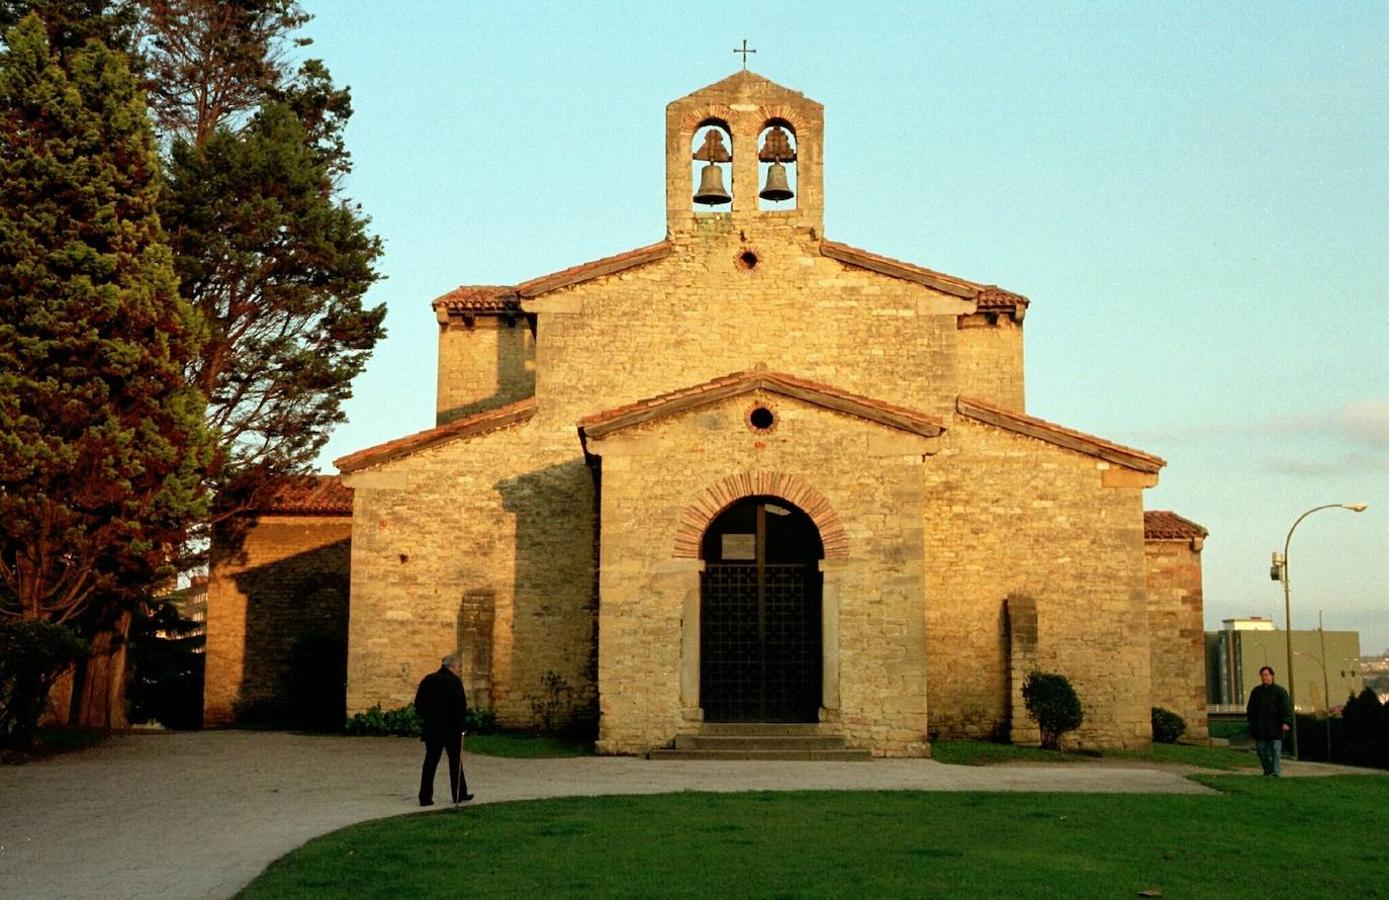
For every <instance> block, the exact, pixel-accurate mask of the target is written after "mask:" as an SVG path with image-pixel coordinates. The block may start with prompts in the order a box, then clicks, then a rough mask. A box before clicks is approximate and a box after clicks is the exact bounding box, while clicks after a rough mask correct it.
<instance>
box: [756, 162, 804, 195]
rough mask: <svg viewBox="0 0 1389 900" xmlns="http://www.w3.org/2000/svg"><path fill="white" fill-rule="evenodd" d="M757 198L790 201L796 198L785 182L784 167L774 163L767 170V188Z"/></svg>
mask: <svg viewBox="0 0 1389 900" xmlns="http://www.w3.org/2000/svg"><path fill="white" fill-rule="evenodd" d="M757 196H759V197H761V198H762V199H763V200H790V199H791V198H792V197H794V196H796V195H795V194H794V193H792V191H791V185H790V184H788V183H787V181H786V167H785V166H783V165H782V164H781V163H779V162H774V163H772V164H771V166H770V167H769V168H768V169H767V186H766V187H764V188H763V189H762V192H761V193H760V194H758V195H757Z"/></svg>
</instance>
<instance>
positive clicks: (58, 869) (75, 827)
mask: <svg viewBox="0 0 1389 900" xmlns="http://www.w3.org/2000/svg"><path fill="white" fill-rule="evenodd" d="M421 756H422V751H421V745H420V744H419V742H418V741H414V740H410V739H407V738H338V737H321V736H309V735H295V734H283V733H270V732H237V731H220V732H219V731H209V732H189V733H182V734H137V735H124V736H118V737H115V738H113V739H112V740H110V741H109V742H107V743H106V744H105V745H103V746H101V747H97V748H93V749H91V750H87V751H83V752H80V753H72V754H68V755H64V756H58V757H54V758H52V759H49V760H46V761H43V762H39V763H31V764H29V765H24V766H4V767H0V896H2V897H16V898H18V897H25V898H28V897H98V896H99V897H102V898H103V900H105V898H127V897H129V898H136V897H139V898H145V897H229V896H231V895H232V894H234V893H236V891H238V890H239V889H241V888H242V887H244V886H245V885H246V884H248V883H249V882H250V881H251V879H253V878H254V877H255V876H256V875H258V874H259V873H260V872H261V871H262V870H263V869H264V868H265V866H266V865H268V864H269V863H270V862H271V861H273V860H275V859H277V858H278V857H280V856H282V855H284V854H285V853H287V852H288V851H290V850H292V849H294V848H295V847H298V846H299V845H301V844H303V843H304V842H305V841H307V840H309V839H310V838H313V837H316V836H318V835H321V834H325V833H327V832H330V831H333V830H336V829H338V828H341V827H343V826H345V825H350V824H352V823H353V822H361V821H364V820H367V819H376V818H381V817H383V816H392V815H400V814H403V813H410V812H417V811H419V807H418V805H417V804H416V801H415V789H416V786H417V779H418V778H419V763H420V758H421ZM1296 765H1297V764H1292V766H1293V767H1296ZM465 766H466V769H467V773H468V785H469V787H470V788H471V789H472V791H473V793H474V794H476V795H477V800H475V801H474V803H493V802H500V801H504V800H526V799H533V798H538V797H561V796H593V795H599V794H654V793H663V792H669V791H684V790H697V791H750V790H802V789H810V790H829V789H850V790H857V789H862V790H899V789H911V790H925V791H1090V792H1105V793H1109V792H1117V793H1187V794H1190V793H1202V792H1204V791H1205V790H1206V789H1205V788H1203V787H1201V786H1200V785H1197V784H1195V783H1193V782H1190V781H1187V780H1185V779H1183V778H1182V777H1181V776H1180V775H1179V774H1177V773H1175V772H1173V771H1171V770H1161V769H1156V768H1152V767H1144V766H1142V765H1138V764H1135V765H1132V766H1126V765H1086V764H1075V763H1073V764H1061V765H1010V766H990V767H987V768H976V767H969V766H946V765H942V764H940V763H935V762H932V761H930V760H919V759H913V760H874V761H873V762H867V763H863V762H849V763H845V762H838V763H836V762H741V761H739V762H700V761H695V762H690V761H671V762H648V761H646V760H640V759H633V758H627V757H584V758H578V759H542V760H516V759H500V758H497V757H487V756H468V757H466V759H465ZM440 768H441V770H442V773H441V777H440V778H439V781H438V783H439V785H441V786H442V787H441V790H442V796H443V797H445V798H447V796H448V789H447V779H448V775H447V772H448V767H447V765H446V764H444V765H441V767H440ZM1290 774H1291V773H1290ZM1307 774H1311V773H1310V772H1308V773H1307ZM437 796H439V794H438V793H437V792H436V797H437ZM438 808H439V807H435V809H438Z"/></svg>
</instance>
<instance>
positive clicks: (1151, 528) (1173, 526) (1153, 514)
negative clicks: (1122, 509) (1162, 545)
mask: <svg viewBox="0 0 1389 900" xmlns="http://www.w3.org/2000/svg"><path fill="white" fill-rule="evenodd" d="M1208 534H1210V532H1209V531H1207V530H1206V529H1205V528H1203V527H1202V526H1200V525H1197V524H1196V523H1195V522H1193V521H1191V520H1190V519H1183V518H1182V517H1181V516H1179V515H1177V514H1176V513H1174V512H1169V511H1168V510H1165V509H1149V510H1144V512H1143V538H1144V539H1145V540H1149V541H1190V540H1194V539H1196V538H1204V537H1205V536H1206V535H1208Z"/></svg>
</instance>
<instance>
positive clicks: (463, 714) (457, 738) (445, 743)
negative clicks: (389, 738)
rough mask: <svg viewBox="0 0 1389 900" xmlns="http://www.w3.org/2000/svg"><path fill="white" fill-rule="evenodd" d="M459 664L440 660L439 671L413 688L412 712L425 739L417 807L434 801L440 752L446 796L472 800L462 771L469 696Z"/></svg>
mask: <svg viewBox="0 0 1389 900" xmlns="http://www.w3.org/2000/svg"><path fill="white" fill-rule="evenodd" d="M461 668H462V666H461V665H460V663H459V661H458V657H457V656H453V655H449V656H445V657H444V659H443V664H442V665H441V666H439V671H437V672H430V673H429V674H428V675H426V676H424V680H423V681H421V682H420V686H419V689H418V690H416V691H415V712H416V713H417V714H418V715H419V717H420V720H421V726H422V727H421V733H420V740H422V741H424V768H423V769H421V770H420V806H432V805H433V804H434V772H435V770H436V769H438V767H439V754H441V753H444V752H447V753H448V755H449V795H450V796H451V797H452V798H453V802H454V803H458V802H460V801H464V802H466V801H468V800H471V799H473V795H472V794H470V793H468V779H467V777H466V776H465V775H464V774H463V760H462V755H463V735H464V734H465V731H464V726H465V725H466V724H467V714H468V698H467V696H466V695H465V694H464V692H463V679H461V678H459V677H458V672H459V669H461Z"/></svg>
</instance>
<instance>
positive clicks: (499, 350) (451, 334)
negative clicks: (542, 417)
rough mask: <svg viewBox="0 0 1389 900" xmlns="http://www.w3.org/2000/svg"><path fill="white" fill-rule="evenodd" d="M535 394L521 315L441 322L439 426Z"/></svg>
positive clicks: (530, 348) (531, 348) (531, 345)
mask: <svg viewBox="0 0 1389 900" xmlns="http://www.w3.org/2000/svg"><path fill="white" fill-rule="evenodd" d="M534 393H535V340H534V339H533V338H532V337H531V330H530V327H529V326H528V325H527V324H526V320H525V318H524V317H521V316H510V317H507V316H475V317H472V320H471V322H467V321H465V319H464V317H463V316H459V315H453V316H450V317H448V318H447V319H446V321H444V322H443V323H441V324H440V331H439V382H438V392H437V394H436V401H435V409H436V412H435V421H436V423H437V424H439V425H442V424H444V423H446V422H452V421H453V420H454V419H459V418H462V417H463V416H467V415H471V414H472V413H475V412H479V411H481V410H485V409H495V408H496V407H499V406H505V405H506V404H508V403H512V402H514V401H516V400H522V399H525V398H526V397H529V396H531V395H532V394H534Z"/></svg>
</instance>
